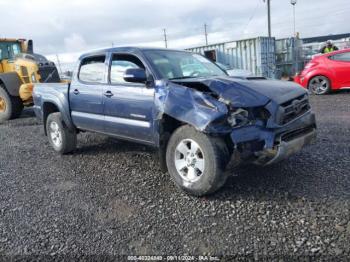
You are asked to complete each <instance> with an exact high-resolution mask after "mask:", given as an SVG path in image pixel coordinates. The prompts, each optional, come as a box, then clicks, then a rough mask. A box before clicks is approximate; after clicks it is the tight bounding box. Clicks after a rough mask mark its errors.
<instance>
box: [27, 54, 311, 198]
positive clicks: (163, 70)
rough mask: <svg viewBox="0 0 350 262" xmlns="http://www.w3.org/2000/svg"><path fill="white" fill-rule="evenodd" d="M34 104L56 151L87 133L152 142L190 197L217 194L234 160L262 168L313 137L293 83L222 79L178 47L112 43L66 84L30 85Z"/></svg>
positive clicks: (83, 62) (304, 96)
mask: <svg viewBox="0 0 350 262" xmlns="http://www.w3.org/2000/svg"><path fill="white" fill-rule="evenodd" d="M33 98H34V104H35V106H34V110H35V113H36V115H37V117H39V118H40V119H41V120H42V121H43V123H44V130H45V134H46V135H47V136H48V139H49V141H50V144H51V145H52V147H53V148H54V150H55V151H57V152H58V153H61V154H66V153H69V152H72V151H74V149H75V148H76V144H77V134H78V133H79V132H81V131H92V132H97V133H102V134H106V135H108V136H113V137H116V138H120V139H125V140H129V141H133V142H137V143H142V144H146V145H150V146H153V147H155V148H157V149H158V150H157V151H158V152H159V163H160V168H161V169H162V170H164V171H168V172H169V174H170V175H171V177H172V179H173V180H174V181H175V183H176V184H177V185H178V186H179V187H180V188H182V189H183V190H184V191H186V192H187V193H189V194H192V195H196V196H202V195H206V194H210V193H213V192H215V191H216V190H218V189H219V188H220V187H221V186H222V185H223V184H224V183H225V181H226V178H227V176H228V175H229V174H230V173H232V172H230V171H229V170H231V168H232V166H234V165H237V164H239V163H242V162H245V163H247V162H249V163H252V164H257V165H270V164H273V163H276V162H279V161H281V160H283V159H286V158H287V157H289V156H290V155H292V154H294V153H296V152H298V151H300V150H301V149H302V148H303V147H304V146H305V145H306V144H308V143H310V142H311V141H312V140H313V139H314V138H315V136H316V122H315V115H314V114H313V113H312V112H311V108H310V104H309V97H308V93H307V92H306V91H305V90H304V89H303V88H301V87H300V86H298V85H296V84H294V83H292V82H282V81H276V80H267V79H265V78H261V77H246V78H244V77H229V76H228V75H227V73H226V72H225V71H223V70H222V69H220V67H218V66H217V65H216V64H215V63H213V62H211V61H209V60H208V59H206V58H205V57H203V56H201V55H199V54H193V53H190V52H185V51H178V50H169V49H155V48H136V47H118V48H110V49H103V50H99V51H94V52H90V53H86V54H84V55H82V56H81V57H80V58H79V61H78V63H77V66H76V69H75V71H74V74H73V78H72V82H71V83H70V84H37V85H35V88H34V92H33Z"/></svg>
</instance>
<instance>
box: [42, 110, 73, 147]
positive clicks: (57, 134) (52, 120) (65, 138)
mask: <svg viewBox="0 0 350 262" xmlns="http://www.w3.org/2000/svg"><path fill="white" fill-rule="evenodd" d="M46 131H47V136H48V138H49V142H50V144H51V146H52V147H53V149H54V150H55V151H56V152H58V153H60V154H67V153H70V152H72V151H73V150H74V149H75V148H76V145H77V134H76V132H75V131H72V130H69V129H68V127H66V125H65V124H64V122H63V120H62V116H61V113H52V114H50V115H49V116H48V117H47V120H46Z"/></svg>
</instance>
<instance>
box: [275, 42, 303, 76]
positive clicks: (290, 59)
mask: <svg viewBox="0 0 350 262" xmlns="http://www.w3.org/2000/svg"><path fill="white" fill-rule="evenodd" d="M275 43H276V75H275V76H276V78H278V79H279V78H281V76H282V75H283V74H285V75H288V76H293V75H295V74H296V73H297V72H300V71H301V70H302V69H303V68H304V65H305V59H304V53H303V42H302V40H301V39H299V38H295V37H292V38H284V39H278V40H276V42H275Z"/></svg>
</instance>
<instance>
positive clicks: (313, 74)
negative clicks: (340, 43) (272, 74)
mask: <svg viewBox="0 0 350 262" xmlns="http://www.w3.org/2000/svg"><path fill="white" fill-rule="evenodd" d="M294 81H295V82H297V83H298V84H300V85H302V86H303V87H304V88H308V89H309V90H310V92H312V93H313V94H316V95H324V94H327V93H329V92H331V91H333V90H340V89H350V48H349V49H344V50H340V51H335V52H332V53H328V54H324V55H320V56H316V57H315V58H313V59H312V60H311V61H310V62H309V63H308V64H307V65H306V66H305V68H304V70H303V71H302V72H301V73H300V74H299V75H297V76H296V77H295V79H294Z"/></svg>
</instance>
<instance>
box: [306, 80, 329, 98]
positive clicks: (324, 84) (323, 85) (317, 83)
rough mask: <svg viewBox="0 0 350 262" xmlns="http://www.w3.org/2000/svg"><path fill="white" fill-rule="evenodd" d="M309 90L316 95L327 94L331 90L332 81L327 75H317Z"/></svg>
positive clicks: (310, 83)
mask: <svg viewBox="0 0 350 262" xmlns="http://www.w3.org/2000/svg"><path fill="white" fill-rule="evenodd" d="M308 89H309V91H310V92H311V93H312V94H314V95H325V94H328V93H330V92H331V81H329V79H328V78H327V77H325V76H315V77H313V78H312V79H311V80H310V81H309V84H308Z"/></svg>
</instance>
